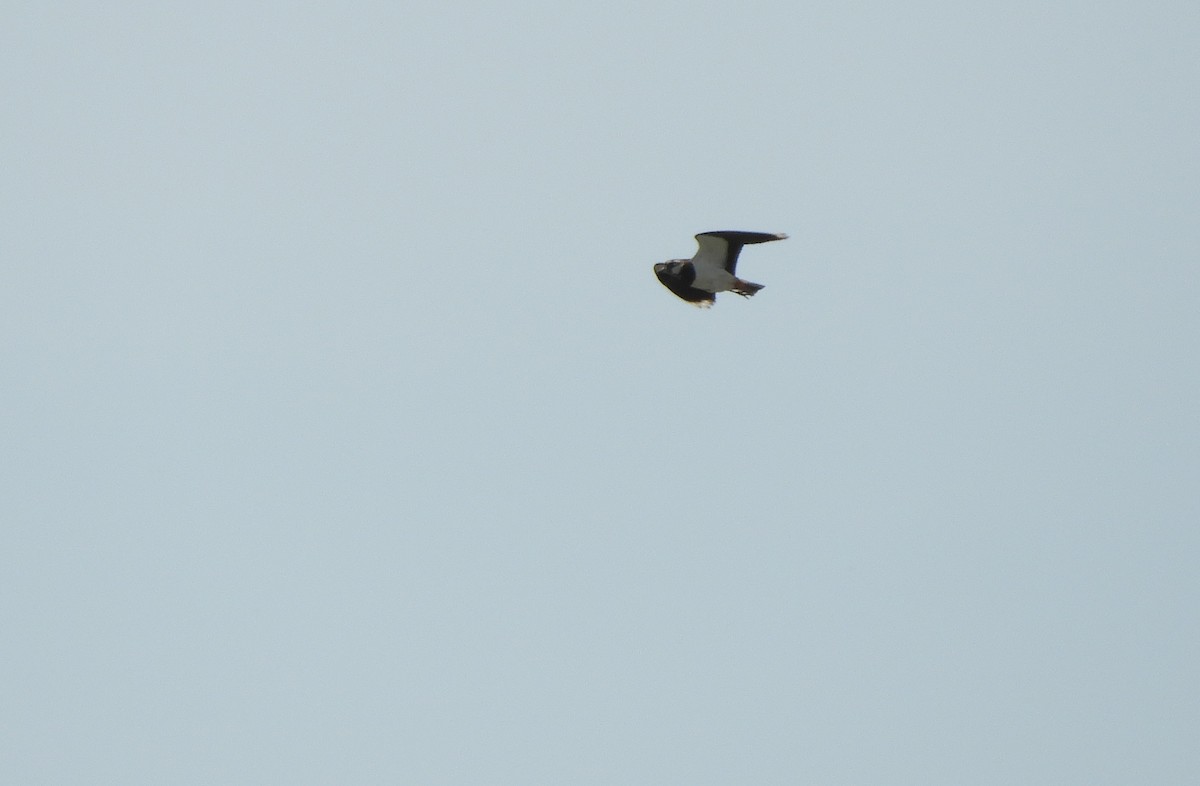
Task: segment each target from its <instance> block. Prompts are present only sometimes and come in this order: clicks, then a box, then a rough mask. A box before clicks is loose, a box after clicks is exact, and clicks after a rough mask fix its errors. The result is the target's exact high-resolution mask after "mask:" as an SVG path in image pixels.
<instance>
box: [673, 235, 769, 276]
mask: <svg viewBox="0 0 1200 786" xmlns="http://www.w3.org/2000/svg"><path fill="white" fill-rule="evenodd" d="M786 237H787V235H784V234H776V233H773V232H733V231H722V232H701V233H700V234H698V235H696V242H697V243H699V244H700V250H699V251H697V252H696V256H694V257H692V264H693V265H695V266H696V275H697V276H699V275H700V271H701V270H702V269H703V270H713V271H715V270H727V271H729V272H730V273H732V274H735V275H736V273H737V261H738V254H740V253H741V251H742V246H745V245H750V244H752V243H768V242H770V241H772V240H783V239H784V238H786Z"/></svg>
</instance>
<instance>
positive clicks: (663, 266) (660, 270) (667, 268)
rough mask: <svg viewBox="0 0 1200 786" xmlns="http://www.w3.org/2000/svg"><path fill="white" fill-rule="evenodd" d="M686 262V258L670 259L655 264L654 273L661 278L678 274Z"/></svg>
mask: <svg viewBox="0 0 1200 786" xmlns="http://www.w3.org/2000/svg"><path fill="white" fill-rule="evenodd" d="M686 262H687V260H686V259H668V260H667V261H666V262H659V263H658V264H657V265H655V266H654V274H655V275H656V276H658V277H659V278H662V277H663V276H678V275H679V269H680V268H681V267H683V265H684V263H686Z"/></svg>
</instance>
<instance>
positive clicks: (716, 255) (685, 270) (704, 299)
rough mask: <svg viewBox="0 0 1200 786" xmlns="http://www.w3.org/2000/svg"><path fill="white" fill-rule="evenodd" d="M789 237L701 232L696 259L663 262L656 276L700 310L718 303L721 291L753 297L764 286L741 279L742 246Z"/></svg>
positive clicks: (758, 233)
mask: <svg viewBox="0 0 1200 786" xmlns="http://www.w3.org/2000/svg"><path fill="white" fill-rule="evenodd" d="M786 237H787V235H783V234H773V233H769V232H733V231H723V232H701V233H700V234H698V235H696V242H697V243H699V244H700V249H699V250H698V251H697V252H696V255H695V256H694V257H692V258H691V259H672V260H669V261H667V262H660V263H658V264H657V265H655V266H654V274H655V275H656V276H658V280H659V281H661V282H662V284H663V286H665V287H666V288H667V289H669V290H671V291H672V292H674V293H675V294H676V295H678V296H679V297H680V298H681V299H683V300H685V301H687V302H688V303H691V304H692V305H694V306H699V307H700V308H708V307H709V306H711V305H712V304H713V303H714V302H716V297H717V293H718V292H733V293H735V294H738V295H741V296H742V297H750V296H751V295H753V294H754V293H755V292H757V291H758V290H760V289H762V288H763V286H762V284H755V283H753V282H750V281H743V280H742V279H740V278H738V277H737V261H738V254H739V253H741V250H742V246H747V245H751V244H753V243H769V242H770V241H772V240H783V239H784V238H786Z"/></svg>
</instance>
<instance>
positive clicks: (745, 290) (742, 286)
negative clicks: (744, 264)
mask: <svg viewBox="0 0 1200 786" xmlns="http://www.w3.org/2000/svg"><path fill="white" fill-rule="evenodd" d="M762 288H763V285H762V284H755V283H754V282H753V281H743V280H742V279H740V278H739V279H737V280H736V281H734V282H733V292H734V294H737V295H741V296H742V297H750V296H751V295H753V294H754V293H755V292H757V291H758V290H760V289H762Z"/></svg>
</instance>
